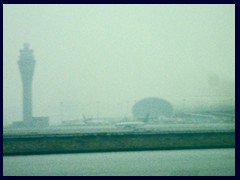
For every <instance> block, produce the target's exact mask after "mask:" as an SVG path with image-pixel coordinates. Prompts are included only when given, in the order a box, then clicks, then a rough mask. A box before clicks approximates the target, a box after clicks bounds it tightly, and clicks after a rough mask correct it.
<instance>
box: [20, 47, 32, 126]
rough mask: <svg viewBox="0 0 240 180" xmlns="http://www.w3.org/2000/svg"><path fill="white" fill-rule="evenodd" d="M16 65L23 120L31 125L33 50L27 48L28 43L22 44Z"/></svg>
mask: <svg viewBox="0 0 240 180" xmlns="http://www.w3.org/2000/svg"><path fill="white" fill-rule="evenodd" d="M18 66H19V70H20V74H21V79H22V85H23V122H24V124H25V125H26V126H31V122H32V79H33V73H34V68H35V60H34V57H33V50H32V49H29V44H27V43H25V44H24V49H23V50H20V57H19V61H18Z"/></svg>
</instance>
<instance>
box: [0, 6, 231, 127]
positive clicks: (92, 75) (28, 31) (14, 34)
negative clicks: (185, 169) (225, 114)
mask: <svg viewBox="0 0 240 180" xmlns="http://www.w3.org/2000/svg"><path fill="white" fill-rule="evenodd" d="M25 42H28V43H30V48H31V49H33V50H34V57H35V60H36V67H35V72H34V76H33V115H34V116H50V124H58V123H60V122H61V120H60V116H61V112H62V113H63V120H68V119H81V118H82V114H85V115H86V116H87V117H118V116H131V108H132V105H133V104H134V103H135V102H136V101H138V100H141V99H143V98H146V97H160V98H163V99H166V100H168V101H169V102H170V103H171V104H172V105H173V107H174V108H175V109H177V108H190V107H195V106H196V107H198V106H207V105H212V106H215V105H218V104H229V103H231V104H233V103H234V101H235V5H226V4H224V5H24V4H22V5H10V4H8V5H3V122H4V125H7V124H10V123H11V122H13V121H20V120H22V82H21V78H20V73H19V69H18V65H17V61H18V59H19V55H20V53H19V50H20V49H22V48H23V43H25Z"/></svg>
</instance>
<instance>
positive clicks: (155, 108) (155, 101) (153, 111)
mask: <svg viewBox="0 0 240 180" xmlns="http://www.w3.org/2000/svg"><path fill="white" fill-rule="evenodd" d="M132 112H133V115H134V117H136V118H137V119H140V120H144V121H146V122H147V121H150V120H151V119H158V118H159V117H169V116H171V115H172V114H173V107H172V105H171V104H170V103H169V102H168V101H166V100H164V99H161V98H156V97H150V98H145V99H142V100H140V101H138V102H136V103H135V104H134V106H133V108H132Z"/></svg>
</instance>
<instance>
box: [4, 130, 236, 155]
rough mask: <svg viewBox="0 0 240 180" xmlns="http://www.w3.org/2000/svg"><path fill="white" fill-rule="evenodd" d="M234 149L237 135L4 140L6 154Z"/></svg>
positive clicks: (118, 134) (69, 137) (10, 138)
mask: <svg viewBox="0 0 240 180" xmlns="http://www.w3.org/2000/svg"><path fill="white" fill-rule="evenodd" d="M232 147H235V133H234V132H208V133H194V132H191V133H154V134H151V133H143V134H134V133H113V134H111V133H96V134H71V135H35V136H31V135H22V136H6V137H3V155H30V154H57V153H78V152H111V151H139V150H175V149H202V148H204V149H205V148H232Z"/></svg>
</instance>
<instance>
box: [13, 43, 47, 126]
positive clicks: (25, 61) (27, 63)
mask: <svg viewBox="0 0 240 180" xmlns="http://www.w3.org/2000/svg"><path fill="white" fill-rule="evenodd" d="M18 66H19V70H20V75H21V79H22V92H23V121H15V122H13V124H12V127H47V126H48V121H49V118H48V117H33V113H32V80H33V74H34V68H35V60H34V56H33V50H32V49H30V48H29V44H27V43H25V44H24V48H23V49H22V50H20V56H19V61H18Z"/></svg>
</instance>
